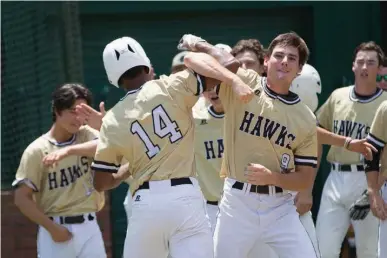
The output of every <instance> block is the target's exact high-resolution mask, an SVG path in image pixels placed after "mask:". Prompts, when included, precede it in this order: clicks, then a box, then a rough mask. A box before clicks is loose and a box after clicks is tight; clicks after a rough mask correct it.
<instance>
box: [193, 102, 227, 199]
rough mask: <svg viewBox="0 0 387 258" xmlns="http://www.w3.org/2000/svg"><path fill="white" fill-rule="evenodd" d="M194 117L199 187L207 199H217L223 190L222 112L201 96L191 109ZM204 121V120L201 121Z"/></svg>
mask: <svg viewBox="0 0 387 258" xmlns="http://www.w3.org/2000/svg"><path fill="white" fill-rule="evenodd" d="M192 113H193V117H194V119H195V162H196V171H197V174H198V180H199V184H200V188H201V189H202V192H203V194H204V197H205V198H206V200H208V201H219V200H220V196H221V193H222V190H223V179H221V178H220V174H219V173H220V168H221V164H222V158H223V153H224V145H223V121H224V114H223V113H217V112H216V111H215V110H214V108H213V107H212V106H211V105H210V103H208V102H207V100H206V99H205V98H204V97H201V98H200V99H199V101H198V102H197V103H196V105H195V106H194V107H193V109H192ZM203 121H205V122H203Z"/></svg>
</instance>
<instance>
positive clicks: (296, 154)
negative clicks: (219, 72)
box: [217, 68, 317, 182]
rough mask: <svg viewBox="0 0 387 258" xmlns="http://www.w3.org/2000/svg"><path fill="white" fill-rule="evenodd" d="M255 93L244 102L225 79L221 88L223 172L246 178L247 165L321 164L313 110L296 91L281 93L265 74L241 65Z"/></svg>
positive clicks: (287, 168)
mask: <svg viewBox="0 0 387 258" xmlns="http://www.w3.org/2000/svg"><path fill="white" fill-rule="evenodd" d="M237 74H238V76H239V77H240V78H241V79H242V80H243V81H244V82H245V83H246V84H247V85H249V86H250V87H251V88H252V89H253V91H254V93H255V96H254V98H253V99H252V100H251V101H250V102H249V103H248V104H243V103H242V102H240V101H239V99H238V98H237V96H236V95H235V94H234V92H233V91H232V89H231V87H225V86H224V85H223V84H222V85H221V86H220V87H218V88H217V91H218V95H219V97H220V99H221V101H222V103H223V106H224V108H225V114H226V116H225V121H224V123H225V126H224V145H225V146H224V147H225V152H224V158H223V164H222V170H221V173H222V175H223V176H227V177H230V178H234V179H236V180H238V181H241V182H247V178H246V176H245V168H246V166H247V165H248V164H249V163H257V164H261V165H263V166H265V167H267V168H268V169H270V170H271V171H274V172H279V173H289V172H292V171H294V169H295V167H296V166H311V167H316V165H317V128H316V118H315V116H314V114H313V113H312V111H311V110H310V109H309V108H308V107H307V106H306V105H305V104H303V103H302V102H301V101H300V98H299V97H298V95H297V94H295V93H293V92H289V94H287V95H279V94H277V93H275V92H274V91H272V90H271V89H270V88H269V87H268V86H267V81H266V78H265V77H260V76H259V75H258V74H257V73H256V72H254V71H252V70H244V69H242V68H239V70H238V73H237Z"/></svg>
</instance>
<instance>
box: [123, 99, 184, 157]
mask: <svg viewBox="0 0 387 258" xmlns="http://www.w3.org/2000/svg"><path fill="white" fill-rule="evenodd" d="M152 121H153V131H154V133H155V134H156V135H157V136H158V137H160V138H164V137H166V136H168V137H169V141H170V142H171V143H175V142H177V141H178V140H180V139H181V138H182V137H183V136H182V135H181V132H180V129H179V126H178V125H177V123H176V122H175V121H172V120H171V118H170V117H169V116H168V114H167V112H166V111H165V109H164V107H163V106H162V105H159V106H157V107H156V108H154V109H153V110H152ZM130 131H131V133H132V134H137V135H138V137H140V139H141V141H142V142H143V143H144V145H145V148H146V149H147V152H146V154H147V155H148V158H149V159H151V158H153V157H154V156H156V154H157V153H159V152H160V147H159V146H158V145H157V144H154V143H153V142H152V141H151V139H150V138H149V135H148V134H147V132H145V130H144V128H143V127H142V126H141V124H140V123H139V122H138V121H134V122H133V123H132V125H131V126H130Z"/></svg>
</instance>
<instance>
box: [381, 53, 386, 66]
mask: <svg viewBox="0 0 387 258" xmlns="http://www.w3.org/2000/svg"><path fill="white" fill-rule="evenodd" d="M382 66H383V67H387V56H384V58H383V62H382Z"/></svg>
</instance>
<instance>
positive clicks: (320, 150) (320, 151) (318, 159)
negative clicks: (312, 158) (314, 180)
mask: <svg viewBox="0 0 387 258" xmlns="http://www.w3.org/2000/svg"><path fill="white" fill-rule="evenodd" d="M322 154H323V146H322V144H320V143H319V144H318V145H317V168H316V173H317V171H318V170H319V168H320V164H321V158H322Z"/></svg>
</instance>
